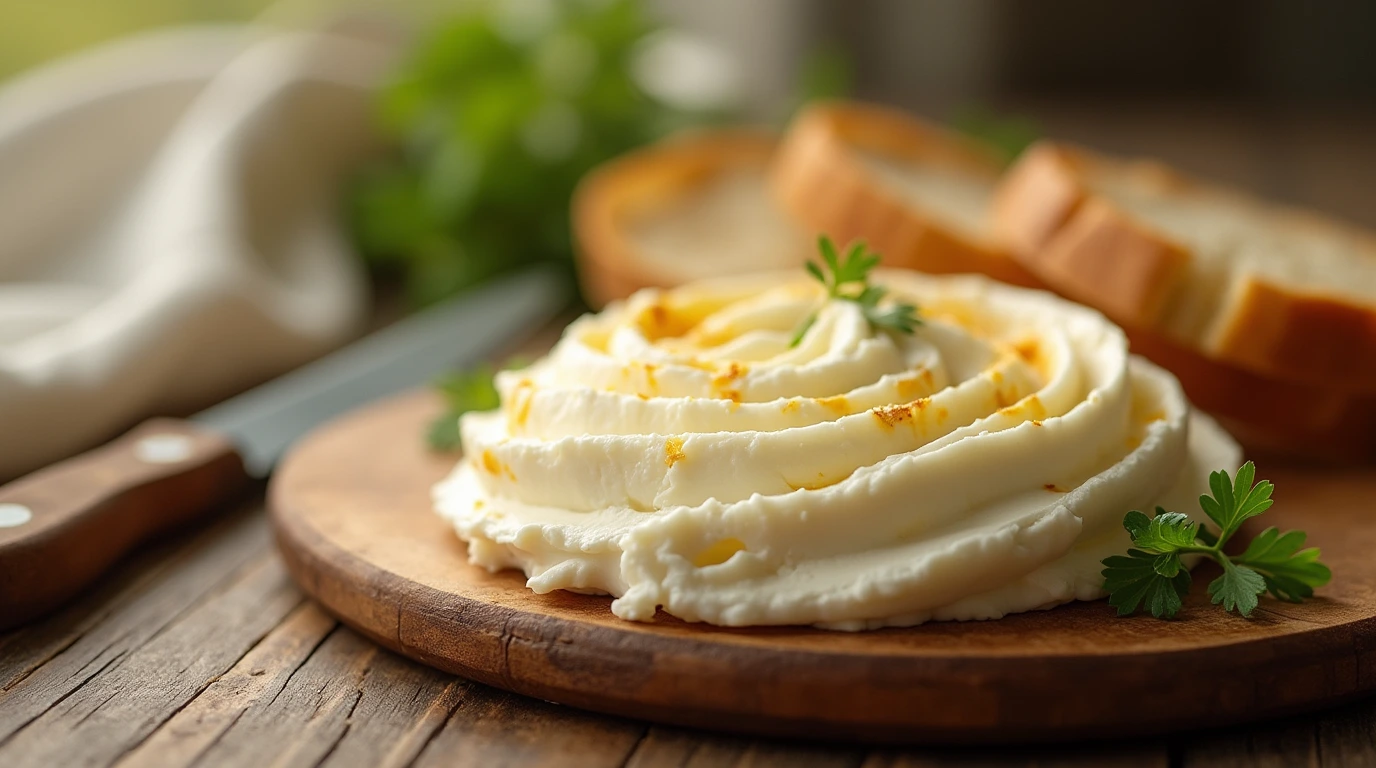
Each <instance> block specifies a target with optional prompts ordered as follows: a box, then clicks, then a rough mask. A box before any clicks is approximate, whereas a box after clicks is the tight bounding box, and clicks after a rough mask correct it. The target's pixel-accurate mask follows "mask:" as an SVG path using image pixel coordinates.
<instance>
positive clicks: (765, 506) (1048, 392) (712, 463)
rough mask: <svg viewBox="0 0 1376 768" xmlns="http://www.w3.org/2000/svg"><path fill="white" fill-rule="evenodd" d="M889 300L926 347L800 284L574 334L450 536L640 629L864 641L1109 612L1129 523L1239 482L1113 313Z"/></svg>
mask: <svg viewBox="0 0 1376 768" xmlns="http://www.w3.org/2000/svg"><path fill="white" fill-rule="evenodd" d="M876 274H877V280H878V282H879V283H881V284H883V285H884V286H886V287H887V288H888V289H889V291H890V296H892V297H895V298H898V299H903V300H908V301H911V302H914V303H916V304H917V305H918V306H919V307H920V308H921V311H922V318H923V321H924V322H923V324H922V325H921V326H919V327H918V328H917V330H916V332H915V333H913V334H912V335H893V334H890V333H887V332H882V331H876V330H874V329H872V328H871V326H870V325H869V323H868V322H867V321H866V319H865V317H864V315H863V314H862V312H861V309H860V307H859V306H858V305H856V304H855V303H853V302H848V301H829V302H828V301H825V300H824V296H823V292H822V289H821V287H820V286H818V285H817V284H815V283H813V282H811V281H809V280H808V279H807V278H806V277H805V276H797V277H795V276H794V275H792V274H790V275H766V276H760V277H753V278H745V279H742V278H735V279H731V280H729V281H719V282H706V283H698V284H694V285H689V286H686V287H682V288H678V289H674V290H668V291H655V290H647V291H642V292H640V293H638V294H636V295H635V296H633V297H631V298H630V299H628V300H627V301H625V302H622V303H617V304H613V305H611V306H609V307H608V308H607V309H606V310H605V311H603V312H602V313H600V314H596V315H588V316H585V317H583V318H581V319H579V320H578V321H576V322H574V323H573V324H572V325H570V326H569V328H568V329H567V330H566V331H565V333H564V335H563V337H562V339H561V340H560V341H559V343H558V344H557V345H556V346H555V347H554V349H553V351H551V353H550V354H549V355H548V356H547V357H546V358H544V359H543V360H541V361H540V362H538V363H536V364H535V365H533V366H531V367H530V368H528V369H525V370H522V371H512V372H505V373H502V374H500V375H499V376H498V378H497V386H498V390H499V392H500V393H501V396H502V407H501V409H500V410H498V411H494V412H488V413H472V414H468V415H466V416H465V417H463V419H462V422H461V425H460V426H461V434H462V439H463V447H464V453H465V457H464V459H463V461H461V462H460V464H459V466H458V467H457V468H456V469H455V471H454V472H453V474H452V475H450V476H449V477H448V478H447V479H446V480H444V481H443V482H442V483H440V484H439V485H438V486H437V487H436V489H435V501H436V505H437V508H438V510H439V512H440V514H441V515H443V516H444V517H445V518H447V519H448V520H449V521H451V522H452V523H453V525H454V527H455V528H456V530H457V531H458V534H459V536H461V537H462V538H463V539H465V540H466V541H467V542H468V552H469V558H470V560H471V561H472V562H473V563H475V564H477V565H480V566H483V567H486V568H488V569H492V570H497V569H504V568H519V569H521V570H523V571H524V572H525V573H526V575H527V577H528V581H527V584H528V586H529V587H530V588H531V589H532V590H534V591H536V592H539V593H545V592H550V591H552V590H556V589H565V590H571V591H576V592H588V593H606V594H610V595H613V596H615V597H616V598H617V599H616V600H615V601H614V602H612V604H611V609H612V611H613V612H614V613H615V614H616V615H617V616H620V617H621V618H624V619H631V620H637V621H648V620H650V619H651V618H653V617H654V615H655V612H656V609H659V608H662V609H663V610H664V611H666V612H667V613H669V614H672V615H674V616H677V617H679V618H682V619H685V620H688V621H704V622H709V623H712V624H720V625H729V626H744V625H757V624H816V625H821V626H826V627H832V628H838V629H863V628H869V627H880V626H892V625H911V624H917V623H920V622H924V621H928V620H933V619H992V618H998V617H1001V616H1004V615H1006V614H1009V613H1015V612H1020V611H1028V610H1033V609H1039V608H1049V607H1051V606H1054V605H1057V604H1060V603H1064V602H1067V601H1070V600H1077V599H1079V600H1088V599H1095V598H1098V597H1101V596H1102V595H1103V592H1102V590H1101V585H1102V583H1103V578H1102V576H1101V575H1100V571H1101V570H1102V566H1101V565H1100V563H1099V561H1100V560H1101V559H1103V558H1104V557H1106V556H1108V555H1110V554H1113V553H1116V552H1121V551H1123V550H1125V549H1127V547H1128V544H1129V540H1128V537H1127V534H1126V532H1125V531H1124V530H1123V528H1122V526H1121V521H1122V519H1123V515H1124V513H1126V512H1127V511H1128V510H1131V509H1145V510H1150V509H1152V508H1153V507H1154V506H1155V505H1158V504H1160V505H1162V506H1165V507H1167V508H1171V509H1178V510H1189V509H1194V508H1197V504H1196V503H1195V502H1194V499H1196V498H1197V497H1198V495H1199V494H1200V493H1203V492H1206V491H1207V490H1208V473H1209V471H1210V470H1213V469H1218V468H1221V467H1235V466H1237V465H1238V463H1239V460H1240V456H1239V450H1238V448H1237V446H1236V444H1235V443H1234V442H1233V441H1232V439H1231V438H1229V437H1228V436H1227V434H1226V433H1224V432H1223V431H1222V430H1221V429H1219V427H1217V426H1216V425H1215V424H1214V423H1213V422H1212V421H1211V420H1209V419H1208V418H1207V417H1204V416H1202V415H1198V414H1194V413H1192V411H1191V407H1190V404H1189V402H1188V401H1187V400H1186V399H1185V396H1184V395H1183V393H1182V392H1181V390H1180V386H1179V384H1178V383H1177V382H1176V380H1175V378H1174V377H1172V376H1171V375H1170V374H1168V373H1166V372H1165V371H1163V370H1161V369H1160V368H1157V367H1155V366H1153V365H1151V364H1150V363H1147V362H1146V361H1144V360H1142V359H1140V358H1136V357H1133V356H1131V355H1130V354H1129V353H1128V345H1127V341H1126V339H1125V337H1124V335H1123V333H1122V331H1121V330H1119V329H1118V328H1117V327H1116V326H1114V325H1113V324H1111V323H1110V322H1109V321H1107V320H1105V319H1104V318H1103V317H1102V316H1101V315H1099V314H1098V313H1096V312H1094V311H1092V310H1089V309H1085V308H1083V307H1080V306H1078V305H1074V304H1070V303H1068V302H1065V301H1062V300H1060V299H1057V298H1055V297H1053V296H1051V295H1049V294H1045V293H1040V292H1035V291H1026V290H1021V289H1016V288H1010V287H1007V286H1003V285H1001V284H998V283H994V282H991V281H988V280H984V279H981V278H976V277H941V278H938V277H927V276H920V275H916V274H912V273H901V272H883V271H881V272H879V273H876ZM813 312H816V313H817V316H816V318H817V319H816V321H815V322H814V323H813V324H812V325H811V327H810V328H809V330H808V331H807V333H806V334H805V335H804V336H803V338H802V340H801V342H800V343H798V344H797V345H796V346H790V341H791V339H792V337H793V335H794V330H795V329H796V328H798V327H799V326H800V324H801V323H802V322H803V320H804V319H805V318H807V317H808V316H809V315H810V314H811V313H813Z"/></svg>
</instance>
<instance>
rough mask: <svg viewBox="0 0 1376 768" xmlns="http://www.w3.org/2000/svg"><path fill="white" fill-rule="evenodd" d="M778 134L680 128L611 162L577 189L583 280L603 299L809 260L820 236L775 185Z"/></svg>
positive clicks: (593, 296)
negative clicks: (770, 182) (795, 217)
mask: <svg viewBox="0 0 1376 768" xmlns="http://www.w3.org/2000/svg"><path fill="white" fill-rule="evenodd" d="M774 145H775V140H774V137H773V136H771V135H770V134H768V133H765V132H762V131H761V132H755V131H749V130H723V131H706V132H701V133H691V134H685V135H680V136H675V137H671V138H669V139H666V140H665V141H662V142H659V143H657V144H653V145H650V146H647V147H644V148H642V149H639V150H636V151H634V152H630V153H627V154H625V155H622V156H621V157H619V158H617V159H615V160H612V161H611V162H609V163H606V164H604V165H602V166H601V167H599V168H598V169H596V170H594V171H593V172H592V173H590V174H589V175H588V176H587V177H586V178H585V179H584V180H583V181H582V183H580V184H579V186H578V189H577V190H576V191H575V193H574V197H573V213H572V219H573V235H574V243H575V246H576V248H577V250H578V257H579V264H578V268H579V280H580V282H581V283H582V286H583V293H584V296H585V297H586V298H587V300H588V301H589V302H590V303H592V304H593V305H595V306H601V305H602V304H605V303H606V302H608V301H611V300H612V299H617V298H621V297H624V296H627V295H629V294H631V293H633V292H634V291H636V290H637V289H640V288H645V287H647V286H671V285H678V284H680V283H685V282H689V281H692V280H697V279H700V278H707V277H716V276H721V275H730V274H736V273H742V272H751V271H757V270H765V269H777V268H780V267H790V266H799V265H801V264H802V263H803V262H804V261H805V260H806V259H807V258H808V257H809V256H810V255H811V254H812V246H811V240H810V239H809V238H808V237H806V236H804V235H803V233H802V232H801V231H800V230H798V229H797V228H796V227H794V226H793V224H792V223H791V222H790V220H789V219H788V218H787V217H786V216H785V215H784V214H783V213H782V212H781V211H780V210H779V208H778V206H777V205H776V204H775V203H774V201H773V199H772V198H771V197H770V195H769V193H768V191H767V189H766V183H765V179H766V170H767V168H768V165H769V162H770V160H771V158H772V156H773V153H774Z"/></svg>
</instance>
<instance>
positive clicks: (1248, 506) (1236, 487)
mask: <svg viewBox="0 0 1376 768" xmlns="http://www.w3.org/2000/svg"><path fill="white" fill-rule="evenodd" d="M1209 489H1210V490H1211V491H1212V494H1211V495H1207V496H1201V497H1200V498H1199V506H1200V508H1201V509H1202V510H1203V511H1204V513H1205V514H1206V515H1208V516H1209V518H1210V519H1211V520H1213V521H1214V522H1215V523H1217V524H1218V527H1219V533H1218V534H1217V535H1215V534H1214V533H1213V532H1212V531H1210V530H1209V529H1208V527H1207V526H1205V525H1203V524H1202V523H1196V522H1194V521H1192V520H1190V519H1189V518H1188V517H1187V516H1185V515H1183V514H1181V513H1179V512H1167V511H1166V510H1164V509H1162V508H1161V507H1157V508H1156V514H1155V515H1154V516H1152V517H1148V516H1147V515H1146V514H1144V513H1142V512H1139V511H1137V510H1133V511H1131V512H1128V513H1127V514H1126V515H1125V516H1124V517H1123V527H1124V528H1125V529H1127V532H1128V535H1129V536H1130V537H1131V538H1132V543H1133V546H1134V547H1135V548H1134V549H1129V550H1128V554H1127V556H1126V557H1124V556H1121V555H1119V556H1114V557H1109V558H1106V559H1105V560H1104V562H1103V564H1104V571H1103V576H1104V589H1105V590H1106V591H1107V592H1108V593H1109V600H1108V602H1109V605H1111V606H1113V607H1115V608H1117V609H1118V615H1119V616H1127V615H1129V614H1132V613H1135V612H1136V611H1137V610H1138V608H1139V606H1142V607H1145V608H1146V609H1147V610H1148V611H1149V612H1151V614H1152V615H1153V616H1156V617H1157V618H1170V617H1172V616H1174V615H1175V614H1176V612H1178V611H1179V610H1180V605H1181V599H1182V598H1183V597H1184V596H1185V594H1186V593H1188V592H1189V588H1190V580H1189V571H1187V570H1185V568H1184V565H1183V563H1182V561H1181V556H1182V555H1202V556H1204V557H1208V558H1211V559H1213V560H1214V561H1215V562H1217V563H1218V564H1219V565H1220V566H1222V567H1223V575H1222V576H1219V577H1218V578H1217V579H1214V581H1213V582H1212V583H1210V584H1209V595H1210V596H1211V597H1212V599H1213V602H1214V604H1215V605H1222V606H1223V610H1225V611H1230V612H1231V611H1237V612H1238V613H1239V614H1241V615H1242V616H1244V617H1248V616H1251V614H1252V611H1253V610H1255V609H1256V607H1257V600H1258V598H1259V597H1260V596H1261V595H1262V594H1263V593H1265V592H1268V591H1269V592H1270V593H1271V594H1272V595H1273V596H1275V597H1276V599H1278V600H1286V601H1290V602H1299V601H1301V600H1304V599H1305V598H1308V597H1313V596H1314V590H1315V589H1316V588H1318V587H1321V586H1323V585H1324V584H1327V583H1328V582H1329V580H1331V579H1332V577H1333V572H1332V571H1330V570H1329V569H1328V566H1326V565H1324V564H1323V563H1320V562H1319V550H1318V549H1317V548H1315V547H1310V548H1308V549H1300V548H1301V547H1303V546H1304V541H1305V534H1304V532H1303V531H1290V532H1288V533H1281V532H1280V531H1278V530H1277V529H1276V528H1274V527H1272V528H1267V529H1266V530H1264V531H1262V532H1261V533H1260V534H1258V535H1257V537H1256V538H1254V539H1253V540H1252V542H1251V544H1249V545H1248V547H1247V549H1246V551H1244V552H1243V553H1242V554H1241V555H1238V556H1230V555H1228V554H1226V553H1225V552H1224V551H1223V545H1224V544H1225V543H1226V542H1227V541H1228V539H1229V538H1231V537H1232V536H1233V534H1235V533H1237V531H1238V529H1239V528H1241V527H1242V524H1243V523H1245V522H1246V521H1248V520H1250V519H1251V518H1253V517H1256V516H1257V515H1260V514H1262V513H1263V512H1265V511H1266V510H1268V509H1270V508H1271V504H1272V499H1271V492H1272V490H1274V488H1273V486H1272V485H1271V483H1269V482H1267V481H1265V480H1261V481H1259V482H1258V481H1256V466H1255V465H1254V464H1252V462H1250V461H1249V462H1247V463H1246V464H1243V465H1242V467H1241V468H1239V469H1238V471H1237V476H1236V478H1230V477H1229V476H1228V473H1227V472H1221V471H1220V472H1214V473H1212V474H1211V475H1210V476H1209ZM1182 577H1183V578H1182Z"/></svg>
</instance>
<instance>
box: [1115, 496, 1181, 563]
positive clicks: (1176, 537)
mask: <svg viewBox="0 0 1376 768" xmlns="http://www.w3.org/2000/svg"><path fill="white" fill-rule="evenodd" d="M1137 515H1138V516H1139V517H1143V518H1145V517H1146V515H1143V514H1142V513H1141V512H1138V513H1137ZM1123 526H1124V527H1127V519H1126V518H1125V519H1124V520H1123ZM1197 528H1198V525H1197V524H1196V523H1195V522H1194V521H1192V520H1190V518H1188V517H1186V516H1185V515H1183V514H1181V513H1179V512H1167V511H1166V510H1164V509H1162V508H1160V507H1157V508H1156V516H1155V517H1153V518H1151V519H1150V520H1149V521H1148V522H1147V524H1146V526H1144V527H1142V528H1140V529H1139V530H1138V531H1137V532H1135V533H1133V537H1132V541H1133V543H1134V544H1136V545H1137V546H1139V547H1141V548H1143V549H1146V550H1150V551H1152V552H1162V553H1174V552H1178V551H1180V550H1182V549H1188V548H1190V547H1193V546H1194V542H1195V530H1196V529H1197ZM1128 531H1129V532H1130V533H1131V532H1132V531H1133V529H1132V528H1128Z"/></svg>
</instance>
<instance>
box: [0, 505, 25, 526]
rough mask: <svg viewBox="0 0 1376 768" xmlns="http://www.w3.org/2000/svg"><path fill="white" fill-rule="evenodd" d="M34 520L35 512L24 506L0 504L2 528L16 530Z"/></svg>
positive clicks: (0, 523) (0, 524)
mask: <svg viewBox="0 0 1376 768" xmlns="http://www.w3.org/2000/svg"><path fill="white" fill-rule="evenodd" d="M32 519H33V510H32V509H29V508H28V507H26V506H24V505H23V504H0V528H16V527H18V526H21V525H23V524H24V523H27V522H29V521H30V520H32Z"/></svg>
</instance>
